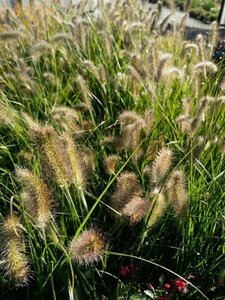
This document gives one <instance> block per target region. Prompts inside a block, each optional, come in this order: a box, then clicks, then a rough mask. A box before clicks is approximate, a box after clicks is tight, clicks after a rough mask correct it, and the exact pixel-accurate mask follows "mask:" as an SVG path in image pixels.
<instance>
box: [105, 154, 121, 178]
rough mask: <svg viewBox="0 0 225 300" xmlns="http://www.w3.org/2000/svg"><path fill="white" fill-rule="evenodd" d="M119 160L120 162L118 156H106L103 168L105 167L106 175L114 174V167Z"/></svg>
mask: <svg viewBox="0 0 225 300" xmlns="http://www.w3.org/2000/svg"><path fill="white" fill-rule="evenodd" d="M119 160H120V157H119V156H118V155H115V154H112V155H109V156H107V157H106V158H105V160H104V167H105V171H106V173H108V174H109V175H112V174H114V172H115V168H116V165H117V163H118V161H119Z"/></svg>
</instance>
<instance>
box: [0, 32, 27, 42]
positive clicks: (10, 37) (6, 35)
mask: <svg viewBox="0 0 225 300" xmlns="http://www.w3.org/2000/svg"><path fill="white" fill-rule="evenodd" d="M21 37H23V34H22V32H20V31H8V32H0V41H1V42H8V41H15V40H18V39H19V38H21Z"/></svg>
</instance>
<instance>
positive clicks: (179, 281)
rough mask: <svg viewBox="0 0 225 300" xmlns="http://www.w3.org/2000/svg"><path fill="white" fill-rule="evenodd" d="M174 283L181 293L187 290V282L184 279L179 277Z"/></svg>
mask: <svg viewBox="0 0 225 300" xmlns="http://www.w3.org/2000/svg"><path fill="white" fill-rule="evenodd" d="M173 284H174V286H175V287H176V288H177V289H178V291H179V292H181V293H186V292H187V283H186V282H185V281H184V280H183V279H181V278H177V279H175V280H174V282H173Z"/></svg>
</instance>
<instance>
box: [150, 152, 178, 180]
mask: <svg viewBox="0 0 225 300" xmlns="http://www.w3.org/2000/svg"><path fill="white" fill-rule="evenodd" d="M172 159H173V152H172V151H171V150H170V149H169V148H166V147H164V148H162V149H161V150H160V152H159V154H158V155H157V157H156V159H155V162H154V164H153V167H152V180H153V182H154V183H155V184H159V183H160V182H161V181H162V179H164V177H165V176H166V174H167V173H168V171H169V169H170V167H171V164H172Z"/></svg>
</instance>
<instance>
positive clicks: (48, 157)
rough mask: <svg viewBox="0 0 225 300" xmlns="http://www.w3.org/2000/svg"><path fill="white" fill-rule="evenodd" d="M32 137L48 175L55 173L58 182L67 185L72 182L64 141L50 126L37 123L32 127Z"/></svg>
mask: <svg viewBox="0 0 225 300" xmlns="http://www.w3.org/2000/svg"><path fill="white" fill-rule="evenodd" d="M30 131H31V137H32V138H33V140H34V142H35V144H36V147H37V149H38V150H39V151H40V153H41V158H42V160H43V166H44V169H45V171H46V173H47V175H53V177H54V178H55V180H56V181H57V183H58V184H59V185H61V186H66V185H68V184H70V183H72V181H73V179H72V174H71V168H70V162H69V160H68V157H67V156H66V155H65V151H64V149H62V145H61V144H62V142H61V141H60V138H59V136H58V134H57V133H56V132H55V130H54V129H53V128H52V127H50V126H40V125H39V124H35V125H34V126H32V127H31V129H30Z"/></svg>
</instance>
